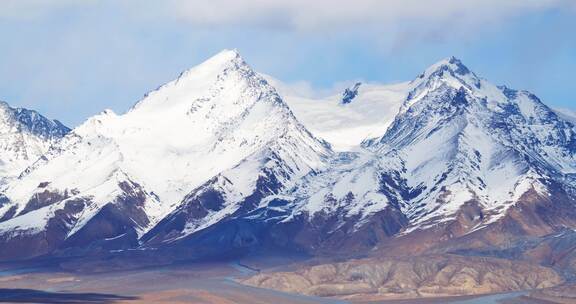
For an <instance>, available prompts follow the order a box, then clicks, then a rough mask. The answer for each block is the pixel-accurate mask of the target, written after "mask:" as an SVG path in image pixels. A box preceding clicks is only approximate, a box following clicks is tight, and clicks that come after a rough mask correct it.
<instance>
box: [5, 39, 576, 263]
mask: <svg viewBox="0 0 576 304" xmlns="http://www.w3.org/2000/svg"><path fill="white" fill-rule="evenodd" d="M275 84H277V86H278V87H279V91H277V90H276V89H275V88H274V86H273V85H275ZM574 117H575V115H574V114H573V113H571V112H570V111H556V110H553V109H551V108H550V107H548V106H546V105H545V104H544V103H543V102H542V101H541V100H540V99H538V97H536V96H535V95H534V94H532V93H530V92H527V91H521V90H515V89H511V88H508V87H505V86H496V85H493V84H491V83H490V82H488V81H487V80H485V79H483V78H480V77H479V76H477V75H476V74H474V73H473V72H472V71H470V70H469V69H468V68H467V67H466V66H465V65H464V64H463V63H462V62H461V61H460V60H458V59H457V58H454V57H452V58H448V59H445V60H442V61H440V62H438V63H436V64H434V65H432V66H430V67H429V68H428V69H426V70H425V71H424V72H423V73H422V74H420V75H418V76H417V77H416V78H415V79H414V80H412V81H409V82H405V83H400V84H394V85H374V84H364V83H356V84H354V85H353V86H352V87H350V88H348V89H346V90H345V91H344V92H342V93H341V94H338V95H335V96H332V97H328V98H325V99H320V100H317V99H313V98H309V97H305V96H304V95H300V94H298V93H297V92H293V91H289V90H284V89H283V86H282V84H281V83H278V82H277V81H276V80H274V79H272V78H270V77H268V76H263V75H260V74H258V73H257V72H255V71H253V70H252V69H251V68H250V66H249V65H248V64H247V63H246V62H245V61H244V60H243V59H242V58H241V56H240V55H239V54H238V53H237V52H236V51H229V50H226V51H223V52H221V53H219V54H217V55H216V56H214V57H212V58H210V59H208V60H207V61H206V62H204V63H202V64H200V65H199V66H196V67H194V68H192V69H190V70H187V71H185V72H183V73H182V74H181V75H180V76H179V77H178V79H176V80H174V81H172V82H169V83H167V84H165V85H163V86H161V87H160V88H158V89H157V90H155V91H153V92H150V93H148V94H147V95H146V96H145V97H144V98H143V99H142V100H141V101H139V102H138V103H137V104H136V105H135V106H134V107H133V108H132V109H130V110H129V111H128V112H126V113H125V114H122V115H117V114H114V113H113V112H112V111H110V110H106V111H104V112H102V113H101V114H99V115H96V116H94V117H91V118H90V119H88V120H87V121H86V122H85V123H83V124H82V125H80V126H78V127H76V128H75V129H73V130H70V129H68V128H67V127H65V126H63V125H62V124H61V123H59V122H58V121H52V120H49V119H46V118H44V117H43V116H41V115H40V114H38V113H36V112H34V111H29V110H25V109H13V108H11V107H9V106H8V105H7V104H5V103H3V104H1V105H0V134H1V137H0V160H1V162H0V172H1V176H0V178H1V180H2V184H1V196H0V198H1V199H0V248H1V250H0V258H1V259H4V260H11V259H24V258H34V257H41V256H58V257H63V256H85V255H97V254H123V253H125V252H131V251H132V252H133V251H139V252H147V253H150V254H151V255H154V254H156V253H158V254H163V255H164V254H165V255H168V256H173V257H174V258H177V257H180V256H182V255H185V256H186V257H188V258H189V257H197V258H206V257H217V256H235V255H241V254H245V253H247V252H297V253H299V254H307V255H312V256H319V257H322V256H329V257H334V256H338V257H348V258H349V257H359V256H362V257H365V256H383V255H386V256H389V255H405V254H407V253H408V254H409V255H415V256H416V255H422V254H432V253H434V254H445V253H451V254H459V255H462V256H468V255H481V256H498V257H513V258H521V257H524V258H526V259H528V257H530V259H532V260H534V261H536V262H537V263H540V264H542V263H545V262H546V261H549V260H550V259H552V258H558V257H557V255H556V254H559V253H560V252H561V253H562V259H574V261H576V254H574V252H573V250H572V251H566V248H565V244H567V243H562V240H572V238H573V237H574V234H573V233H574V229H576V128H575V126H574V120H575V119H574ZM552 240H554V242H556V243H552ZM566 242H568V243H569V241H566ZM570 242H571V241H570ZM530 244H534V245H533V246H531V245H530ZM536 244H537V245H536ZM542 244H549V246H548V248H550V249H549V251H547V252H546V253H541V254H539V255H535V254H533V255H528V252H529V250H532V249H534V248H536V247H538V246H540V245H542ZM558 259H560V258H558ZM570 261H572V260H570ZM556 262H558V261H556ZM574 265H576V264H574Z"/></svg>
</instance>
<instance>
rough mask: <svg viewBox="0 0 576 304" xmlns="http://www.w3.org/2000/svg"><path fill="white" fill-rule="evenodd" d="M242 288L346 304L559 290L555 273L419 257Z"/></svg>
mask: <svg viewBox="0 0 576 304" xmlns="http://www.w3.org/2000/svg"><path fill="white" fill-rule="evenodd" d="M242 282H243V283H244V284H248V285H252V286H257V287H262V288H269V289H275V290H281V291H285V292H293V293H301V294H306V295H312V296H322V297H338V298H342V299H350V300H354V299H356V300H359V299H361V300H384V299H402V298H428V297H450V296H464V295H480V294H491V293H502V292H510V291H520V290H530V289H541V288H547V287H552V286H556V285H559V284H561V283H562V282H563V279H562V278H561V277H560V275H558V273H556V271H554V270H552V269H550V268H547V267H542V266H534V265H531V264H528V263H525V262H513V261H509V260H503V259H497V258H480V257H466V258H465V257H459V256H452V255H445V256H422V257H411V258H396V259H391V258H383V259H376V258H371V259H360V260H351V261H346V262H341V263H330V264H320V265H315V266H310V267H303V268H300V269H298V270H296V271H290V272H275V273H260V274H257V275H255V276H252V277H250V278H248V279H245V280H242Z"/></svg>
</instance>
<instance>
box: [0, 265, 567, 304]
mask: <svg viewBox="0 0 576 304" xmlns="http://www.w3.org/2000/svg"><path fill="white" fill-rule="evenodd" d="M284 262H288V263H289V262H290V261H281V260H275V261H271V262H268V263H267V264H258V266H249V265H247V264H248V263H246V264H244V263H242V262H232V263H218V262H215V263H185V264H179V265H170V266H160V267H149V268H145V269H137V270H116V271H114V270H111V269H100V268H98V266H97V265H96V264H91V263H88V264H87V265H89V268H90V270H89V271H88V270H87V269H88V268H86V265H83V267H78V266H77V265H75V264H70V265H66V266H64V267H60V266H58V267H56V266H52V265H49V264H34V265H22V264H0V303H98V304H100V303H206V304H232V303H246V304H248V303H250V304H259V303H262V304H264V303H274V304H284V303H286V304H292V303H295V304H308V303H310V304H312V303H315V304H318V303H320V304H321V303H352V302H348V301H343V300H338V299H331V298H320V297H310V296H301V295H296V294H289V293H284V292H278V291H273V290H268V289H262V288H255V287H249V286H244V285H241V284H238V283H237V282H236V281H235V279H236V278H241V277H244V276H249V275H252V274H255V273H257V272H258V271H259V270H258V268H259V267H266V268H275V269H287V268H289V267H286V266H272V265H274V264H275V265H281V264H284ZM288 263H287V264H288ZM250 265H252V264H250ZM120 268H121V267H120ZM528 296H529V294H528V293H527V292H520V293H510V294H502V295H490V296H483V297H459V298H438V299H417V300H392V301H378V302H362V301H356V300H355V301H354V302H353V303H358V304H360V303H361V304H368V303H370V304H373V303H382V304H439V303H453V304H493V303H494V304H495V303H501V304H519V303H526V304H547V303H564V302H554V301H550V300H544V299H545V297H542V300H536V299H535V298H529V297H528Z"/></svg>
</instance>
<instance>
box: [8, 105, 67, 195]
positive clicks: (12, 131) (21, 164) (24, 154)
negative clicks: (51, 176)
mask: <svg viewBox="0 0 576 304" xmlns="http://www.w3.org/2000/svg"><path fill="white" fill-rule="evenodd" d="M68 132H70V129H69V128H67V127H66V126H64V125H63V124H62V123H60V122H59V121H57V120H50V119H48V118H46V117H44V116H42V115H40V114H39V113H38V112H36V111H32V110H28V109H24V108H13V107H10V105H8V103H6V102H3V101H0V184H2V183H4V182H5V180H6V179H10V178H13V177H16V176H18V175H19V174H20V173H21V172H22V171H23V170H24V169H25V168H26V167H27V166H29V165H31V164H32V163H33V162H34V161H36V160H37V159H38V158H39V157H40V156H41V155H42V154H44V153H46V152H47V151H48V149H49V147H50V146H51V145H52V144H54V143H56V142H57V141H59V140H60V139H61V138H62V137H64V136H65V135H66V134H67V133H68Z"/></svg>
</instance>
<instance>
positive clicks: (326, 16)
mask: <svg viewBox="0 0 576 304" xmlns="http://www.w3.org/2000/svg"><path fill="white" fill-rule="evenodd" d="M86 6H88V8H86ZM90 6H92V7H96V8H97V7H99V6H102V7H111V6H116V7H117V9H120V10H123V14H126V15H127V16H131V17H140V18H155V19H157V18H170V19H174V18H178V19H180V20H184V21H187V22H191V23H193V24H195V25H197V26H210V27H212V26H256V27H258V26H264V27H268V28H270V27H275V28H286V29H294V30H321V29H332V28H335V27H340V28H347V27H353V26H356V25H375V26H401V25H402V22H404V21H416V22H418V21H421V22H441V23H443V24H444V23H445V22H446V20H451V21H452V22H454V23H467V24H471V23H476V24H480V23H483V22H488V21H497V20H500V19H503V18H507V17H510V16H514V15H518V14H523V13H526V12H529V11H533V10H540V9H548V8H572V9H574V8H576V4H575V1H574V0H354V1H350V0H210V1H196V0H192V1H188V0H163V1H141V0H0V18H34V17H39V16H43V15H48V14H50V13H53V12H57V11H58V10H59V9H63V8H71V7H72V8H83V7H84V8H85V9H90Z"/></svg>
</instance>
